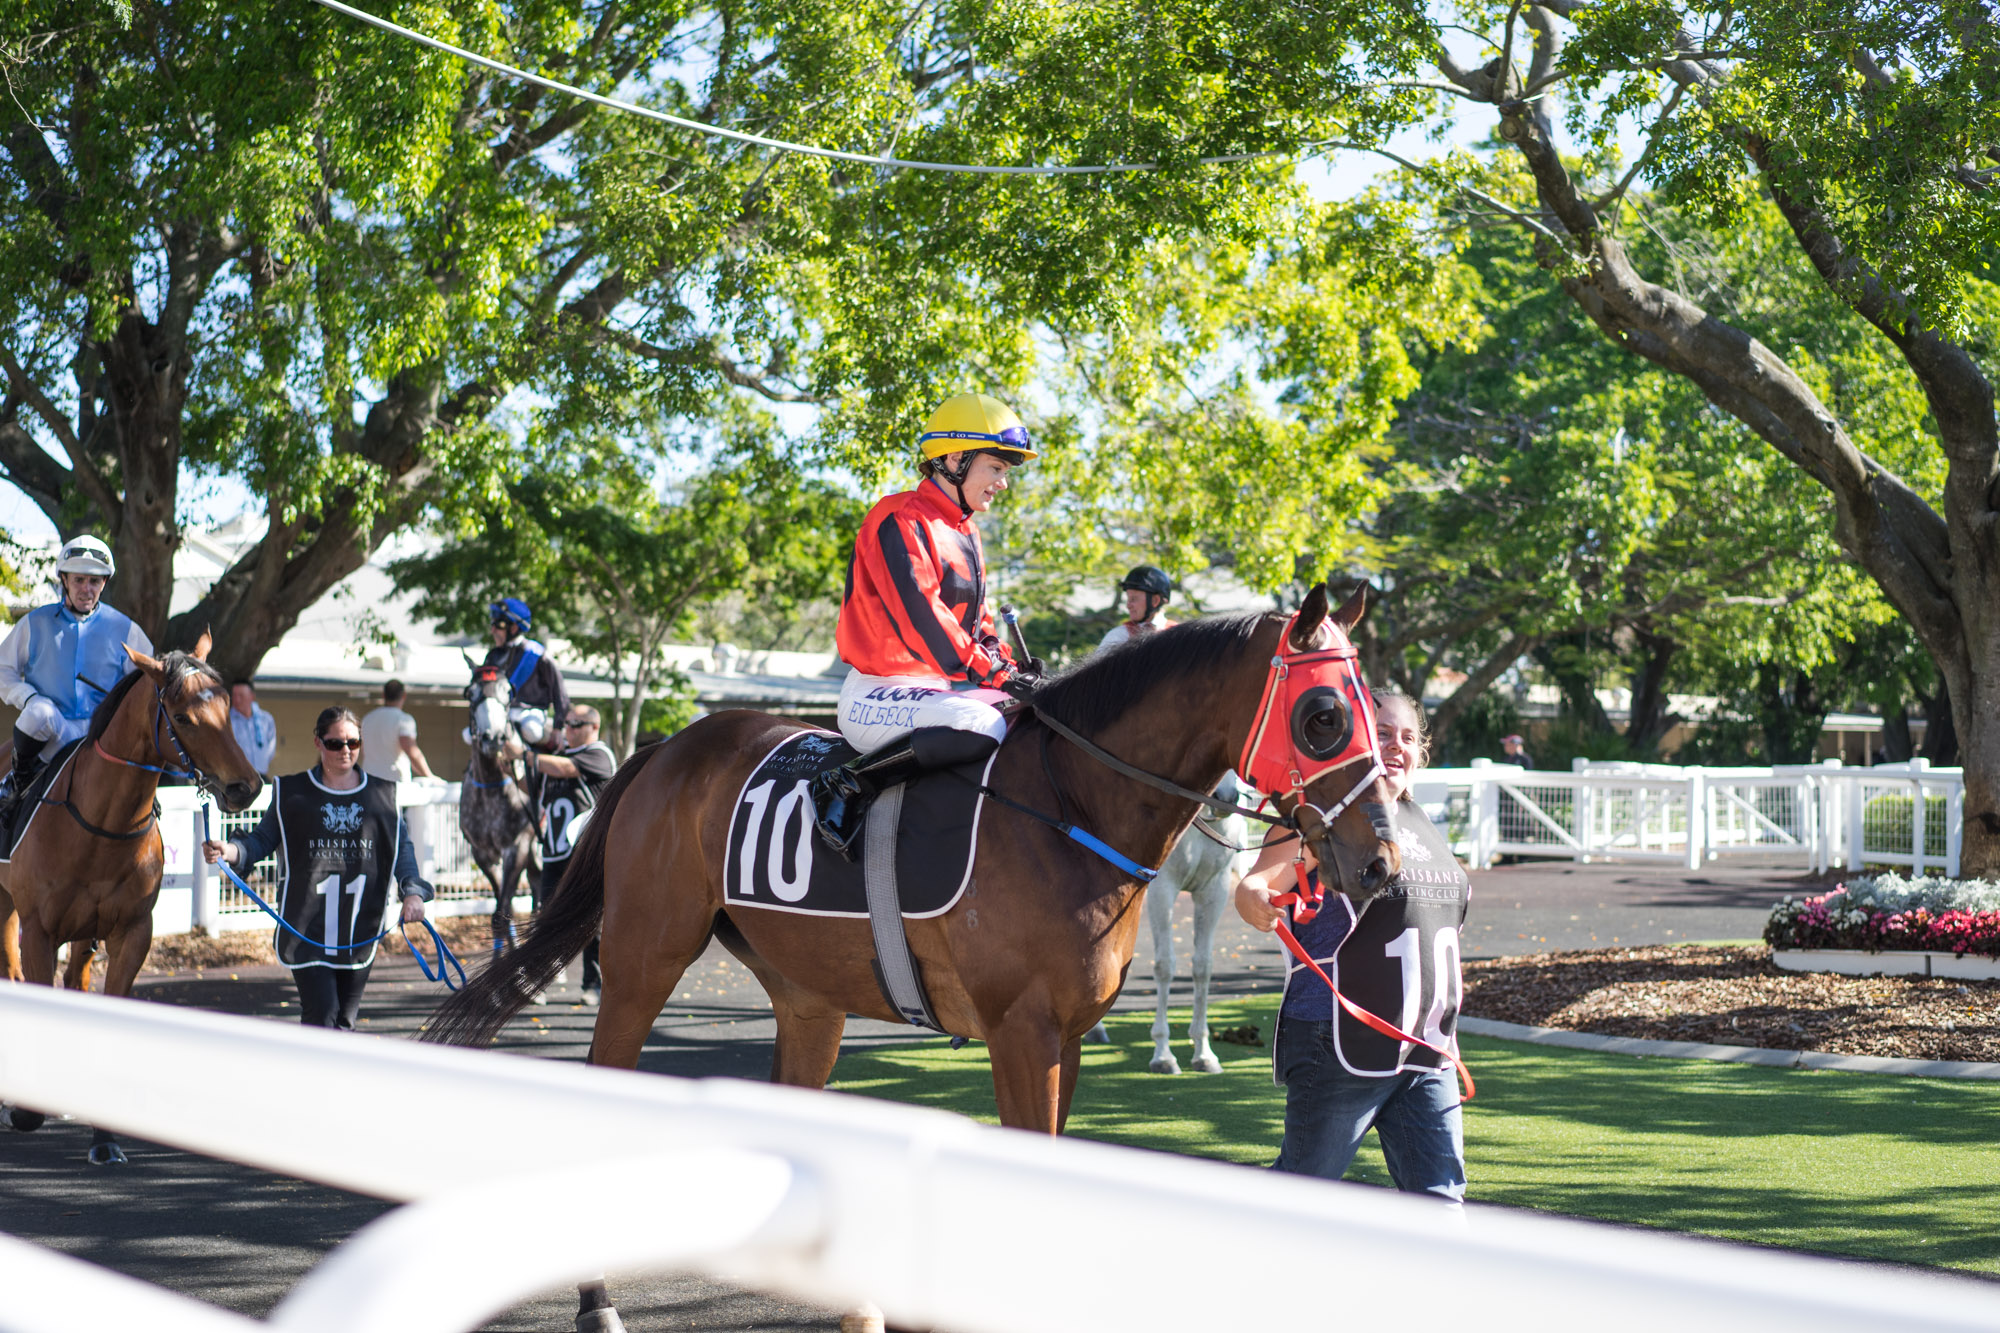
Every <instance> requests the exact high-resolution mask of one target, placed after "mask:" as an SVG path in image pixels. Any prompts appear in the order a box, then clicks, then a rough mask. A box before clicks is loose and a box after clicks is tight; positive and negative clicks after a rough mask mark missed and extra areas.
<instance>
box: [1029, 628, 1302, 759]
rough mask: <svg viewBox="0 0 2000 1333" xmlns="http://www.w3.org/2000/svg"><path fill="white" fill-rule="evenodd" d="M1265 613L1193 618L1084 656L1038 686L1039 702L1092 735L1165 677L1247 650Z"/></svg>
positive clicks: (1230, 658) (1208, 666) (1211, 665)
mask: <svg viewBox="0 0 2000 1333" xmlns="http://www.w3.org/2000/svg"><path fill="white" fill-rule="evenodd" d="M1263 618H1264V617H1263V615H1262V614H1261V613H1258V612H1252V613H1250V614H1248V615H1239V616H1217V617H1214V618H1213V619H1209V620H1191V621H1187V622H1185V623H1183V624H1179V625H1175V626H1173V627H1171V628H1170V629H1166V630H1162V631H1160V632H1159V633H1157V634H1147V635H1144V636H1142V637H1140V638H1136V639H1128V640H1126V641H1125V642H1124V643H1122V644H1120V645H1118V646H1117V647H1116V648H1113V649H1112V650H1111V651H1110V652H1105V653H1098V654H1095V655H1094V656H1091V657H1088V658H1085V659H1084V660H1083V661H1082V662H1080V663H1079V664H1077V665H1076V666H1073V667H1071V668H1070V669H1069V670H1068V671H1065V672H1063V674H1062V675H1060V676H1057V677H1056V678H1055V679H1053V680H1051V681H1050V682H1049V683H1048V684H1046V685H1044V686H1042V687H1041V688H1040V689H1039V690H1036V691H1035V705H1036V706H1037V707H1039V708H1041V709H1044V710H1045V711H1047V712H1048V713H1050V714H1051V715H1053V716H1054V717H1055V718H1057V719H1058V720H1060V721H1062V722H1064V723H1067V724H1068V725H1069V726H1071V727H1074V728H1075V729H1076V730H1078V731H1081V732H1083V733H1084V734H1086V735H1088V734H1090V733H1092V732H1095V731H1099V730H1102V729H1103V728H1105V727H1108V726H1110V725H1111V724H1112V723H1114V722H1116V721H1117V720H1118V719H1119V718H1121V717H1123V716H1124V715H1125V713H1126V711H1127V710H1128V709H1130V708H1131V707H1132V705H1134V704H1136V703H1137V702H1139V700H1140V699H1142V698H1143V697H1145V695H1146V694H1147V693H1148V692H1150V691H1151V690H1152V689H1153V687H1154V686H1156V685H1158V684H1159V683H1160V682H1162V681H1164V680H1168V679H1171V678H1173V677H1178V676H1192V675H1199V674H1202V673H1205V672H1208V671H1212V670H1214V669H1215V668H1217V667H1221V666H1226V665H1227V664H1229V663H1230V662H1233V661H1235V660H1236V659H1237V658H1239V657H1241V656H1242V654H1243V650H1244V646H1245V645H1246V644H1248V643H1249V641H1250V636H1251V635H1252V634H1254V633H1256V630H1257V626H1258V625H1259V624H1260V623H1261V622H1262V621H1263Z"/></svg>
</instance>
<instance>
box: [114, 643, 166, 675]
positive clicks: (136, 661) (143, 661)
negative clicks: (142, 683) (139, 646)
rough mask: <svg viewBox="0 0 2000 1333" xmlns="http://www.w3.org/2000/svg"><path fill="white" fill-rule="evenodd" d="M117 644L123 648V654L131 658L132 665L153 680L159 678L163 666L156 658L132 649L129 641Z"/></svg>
mask: <svg viewBox="0 0 2000 1333" xmlns="http://www.w3.org/2000/svg"><path fill="white" fill-rule="evenodd" d="M118 646H119V647H120V648H123V649H124V650H125V656H127V657H129V658H131V659H132V665H133V666H135V667H138V668H139V670H141V671H143V672H145V673H146V674H147V675H149V676H151V677H152V678H153V679H154V680H158V679H159V678H160V672H161V671H162V670H163V668H162V667H161V666H160V661H159V659H158V658H156V657H148V656H146V655H145V654H144V653H142V652H139V651H138V650H136V649H134V648H133V647H132V645H131V644H129V643H121V644H119V645H118Z"/></svg>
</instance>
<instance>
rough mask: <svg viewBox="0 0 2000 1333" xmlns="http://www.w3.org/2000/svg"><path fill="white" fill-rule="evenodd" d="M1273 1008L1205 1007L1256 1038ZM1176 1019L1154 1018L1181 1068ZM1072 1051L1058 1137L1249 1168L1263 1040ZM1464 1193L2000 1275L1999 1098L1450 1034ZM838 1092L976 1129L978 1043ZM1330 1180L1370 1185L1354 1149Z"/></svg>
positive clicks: (1977, 1090)
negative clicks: (1209, 1066)
mask: <svg viewBox="0 0 2000 1333" xmlns="http://www.w3.org/2000/svg"><path fill="white" fill-rule="evenodd" d="M1275 1009H1276V1000H1275V998H1260V999H1254V1000H1244V1001H1233V1002H1230V1003H1226V1004H1218V1005H1216V1006H1214V1008H1213V1009H1212V1010H1211V1011H1210V1012H1211V1019H1210V1022H1211V1024H1212V1025H1213V1026H1214V1028H1215V1029H1217V1030H1220V1029H1223V1028H1228V1027H1233V1026H1237V1025H1239V1024H1244V1023H1254V1024H1257V1025H1258V1028H1259V1032H1260V1034H1261V1035H1262V1036H1263V1037H1264V1038H1265V1039H1267V1040H1268V1038H1269V1036H1270V1032H1271V1017H1272V1014H1273V1013H1274V1012H1275ZM1186 1023H1187V1015H1186V1013H1185V1011H1183V1012H1181V1013H1179V1014H1178V1015H1177V1016H1176V1017H1175V1020H1174V1031H1175V1034H1176V1036H1177V1037H1181V1038H1183V1039H1182V1040H1181V1041H1180V1042H1179V1043H1178V1045H1177V1047H1176V1050H1177V1053H1178V1054H1179V1055H1180V1056H1181V1057H1182V1058H1183V1059H1185V1058H1186V1055H1187V1046H1186V1042H1185V1040H1184V1034H1185V1032H1186ZM1108 1026H1109V1027H1110V1030H1111V1036H1112V1044H1111V1045H1109V1046H1085V1047H1084V1052H1083V1073H1082V1076H1081V1078H1080V1079H1079V1080H1078V1088H1077V1096H1076V1105H1075V1106H1074V1108H1073V1109H1072V1111H1071V1114H1070V1122H1069V1132H1070V1133H1071V1134H1074V1135H1077V1136H1079V1137H1082V1138H1091V1139H1100V1140H1103V1141H1105V1142H1107V1143H1122V1144H1127V1145H1130V1146H1133V1147H1139V1148H1152V1149H1158V1150H1161V1151H1166V1152H1179V1153H1188V1154H1192V1155H1195V1156H1201V1157H1213V1158H1219V1159H1221V1160H1223V1161H1229V1162H1240V1163H1245V1164H1248V1165H1253V1166H1262V1165H1264V1164H1266V1163H1268V1162H1269V1161H1270V1160H1271V1158H1272V1157H1273V1156H1274V1155H1275V1154H1276V1151H1277V1144H1278V1137H1279V1132H1280V1126H1281V1121H1282V1115H1283V1101H1282V1098H1283V1093H1282V1091H1281V1090H1280V1089H1279V1088H1277V1087H1275V1086H1273V1085H1272V1083H1271V1069H1270V1052H1269V1048H1268V1047H1258V1048H1251V1047H1243V1046H1226V1045H1220V1044H1218V1045H1217V1046H1216V1051H1217V1053H1218V1054H1219V1055H1220V1056H1221V1057H1222V1061H1223V1071H1222V1073H1220V1074H1211V1075H1201V1074H1182V1075H1181V1076H1180V1077H1178V1078H1163V1077H1160V1076H1158V1075H1154V1074H1150V1073H1148V1072H1147V1071H1146V1062H1147V1060H1148V1059H1149V1058H1150V1056H1151V1054H1152V1039H1151V1038H1150V1037H1148V1036H1147V1035H1146V1033H1147V1029H1148V1028H1149V1027H1150V1026H1151V1020H1150V1018H1148V1017H1145V1016H1143V1015H1132V1016H1114V1017H1113V1018H1112V1019H1111V1020H1110V1021H1109V1024H1108ZM1465 1057H1466V1060H1467V1062H1468V1063H1469V1064H1470V1065H1471V1067H1472V1072H1473V1077H1474V1078H1475V1079H1477V1080H1478V1083H1479V1096H1478V1098H1477V1099H1476V1100H1475V1101H1474V1102H1473V1103H1472V1104H1471V1105H1470V1106H1468V1107H1467V1108H1466V1124H1465V1135H1466V1157H1467V1165H1468V1170H1469V1174H1470V1176H1471V1191H1470V1194H1471V1197H1472V1198H1474V1199H1478V1200H1481V1201H1484V1202H1487V1203H1499V1204H1510V1205H1515V1206H1519V1207H1524V1208H1537V1209H1542V1210H1545V1211H1548V1212H1556V1213H1570V1214H1576V1215H1580V1216H1585V1217H1599V1218H1605V1219H1609V1220H1612V1221H1618V1222H1630V1223H1638V1224H1642V1225H1646V1226H1656V1227H1666V1228H1670V1229H1672V1230H1676V1231H1691V1232H1701V1233H1704V1234H1707V1235H1712V1236H1722V1237H1726V1238H1729V1239H1732V1240H1744V1241H1756V1242H1761V1243H1764V1244H1770V1245H1784V1246H1792V1247H1796V1248H1801V1249H1809V1250H1821V1251H1827V1252H1831V1253H1838V1254H1849V1255H1857V1256H1862V1257H1866V1258H1870V1259H1882V1260H1890V1261H1894V1262H1899V1263H1919V1264H1936V1265H1940V1266H1944V1267H1949V1268H1960V1269H1968V1270H1973V1271H1977V1272H1987V1273H2000V1218H1996V1212H1995V1201H1996V1200H2000V1089H1996V1088H1995V1087H1994V1086H1993V1085H1992V1084H1990V1083H1982V1082H1960V1081H1954V1080H1947V1079H1915V1078H1901V1077H1891V1076H1885V1075H1868V1074H1844V1073H1832V1072H1824V1071H1817V1070H1792V1069H1765V1068H1757V1067H1752V1066H1747V1065H1728V1064H1715V1063H1711V1062H1707V1061H1699V1060H1658V1059H1635V1058H1633V1057H1630V1056H1615V1055H1596V1054H1590V1053H1586V1052H1580V1051H1567V1050H1560V1049H1557V1048H1553V1047H1545V1046H1531V1045H1527V1044H1524V1043H1519V1042H1505V1041H1494V1040H1487V1039H1482V1038H1477V1037H1468V1038H1466V1040H1465ZM833 1086H834V1087H836V1088H837V1089H839V1090H840V1091H842V1092H850V1093H858V1094H861V1095H863V1096H870V1097H885V1098H890V1099H893V1100H896V1101H903V1102H914V1103H917V1104H920V1105H925V1106H935V1107H942V1108H944V1109H946V1110H951V1111H957V1112H960V1113H962V1114H965V1115H969V1116H972V1117H974V1118H975V1119H979V1120H984V1121H987V1122H989V1123H990V1122H992V1121H993V1120H994V1115H993V1088H992V1082H991V1079H990V1077H989V1075H988V1073H987V1068H986V1053H985V1048H984V1047H983V1046H981V1045H979V1044H977V1043H974V1044H972V1045H969V1046H967V1047H965V1048H964V1049H963V1050H959V1051H953V1050H951V1049H950V1048H949V1047H948V1046H947V1045H946V1044H945V1042H944V1041H943V1040H942V1039H938V1040H935V1041H928V1042H923V1043H914V1044H912V1045H910V1046H906V1047H895V1048H890V1049H886V1050H876V1051H870V1052H854V1053H852V1054H848V1055H844V1056H842V1057H841V1060H840V1064H839V1067H838V1068H837V1069H835V1071H834V1084H833ZM1348 1178H1349V1179H1350V1180H1363V1181H1368V1182H1371V1183H1375V1184H1382V1185H1386V1184H1388V1183H1389V1179H1388V1173H1387V1172H1386V1171H1385V1170H1384V1169H1383V1166H1382V1155H1381V1152H1380V1150H1379V1149H1378V1148H1377V1147H1376V1146H1375V1140H1374V1138H1373V1137H1372V1136H1371V1137H1370V1138H1369V1140H1368V1142H1367V1143H1366V1144H1365V1145H1364V1146H1363V1147H1362V1150H1361V1155H1360V1157H1359V1158H1357V1159H1356V1162H1355V1165H1354V1167H1353V1169H1352V1170H1350V1171H1349V1173H1348Z"/></svg>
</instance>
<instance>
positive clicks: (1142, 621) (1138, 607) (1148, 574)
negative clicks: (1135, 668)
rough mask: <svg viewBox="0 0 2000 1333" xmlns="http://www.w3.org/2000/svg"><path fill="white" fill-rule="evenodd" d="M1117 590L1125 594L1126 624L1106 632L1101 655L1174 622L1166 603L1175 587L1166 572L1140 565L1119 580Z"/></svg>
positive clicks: (1100, 641)
mask: <svg viewBox="0 0 2000 1333" xmlns="http://www.w3.org/2000/svg"><path fill="white" fill-rule="evenodd" d="M1118 589H1119V591H1120V592H1122V593H1124V594H1125V621H1124V623H1123V624H1119V625H1113V626H1112V627H1111V628H1110V629H1109V630H1107V631H1106V632H1105V635H1104V637H1103V638H1102V639H1101V640H1099V641H1098V644H1097V651H1098V652H1100V653H1101V652H1103V651H1104V650H1105V649H1106V648H1116V647H1117V646H1118V645H1119V644H1121V643H1124V642H1126V641H1127V640H1130V639H1137V638H1141V637H1143V636H1145V635H1148V634H1152V633H1154V632H1155V631H1157V630H1163V629H1166V628H1167V627H1168V626H1169V625H1171V624H1173V623H1174V622H1173V621H1171V620H1168V619H1167V603H1168V602H1171V601H1172V600H1173V599H1174V584H1173V580H1172V579H1169V578H1168V577H1167V573H1166V571H1165V570H1163V569H1160V568H1157V567H1156V566H1153V565H1140V566H1139V567H1138V568H1136V569H1134V570H1133V571H1132V572H1131V573H1130V574H1127V575H1126V576H1125V577H1124V578H1123V579H1122V580H1120V581H1119V584H1118Z"/></svg>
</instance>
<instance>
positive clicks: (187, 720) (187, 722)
mask: <svg viewBox="0 0 2000 1333" xmlns="http://www.w3.org/2000/svg"><path fill="white" fill-rule="evenodd" d="M174 721H176V722H178V723H180V724H181V725H182V726H184V727H191V726H193V725H194V715H193V714H192V713H175V714H174Z"/></svg>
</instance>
